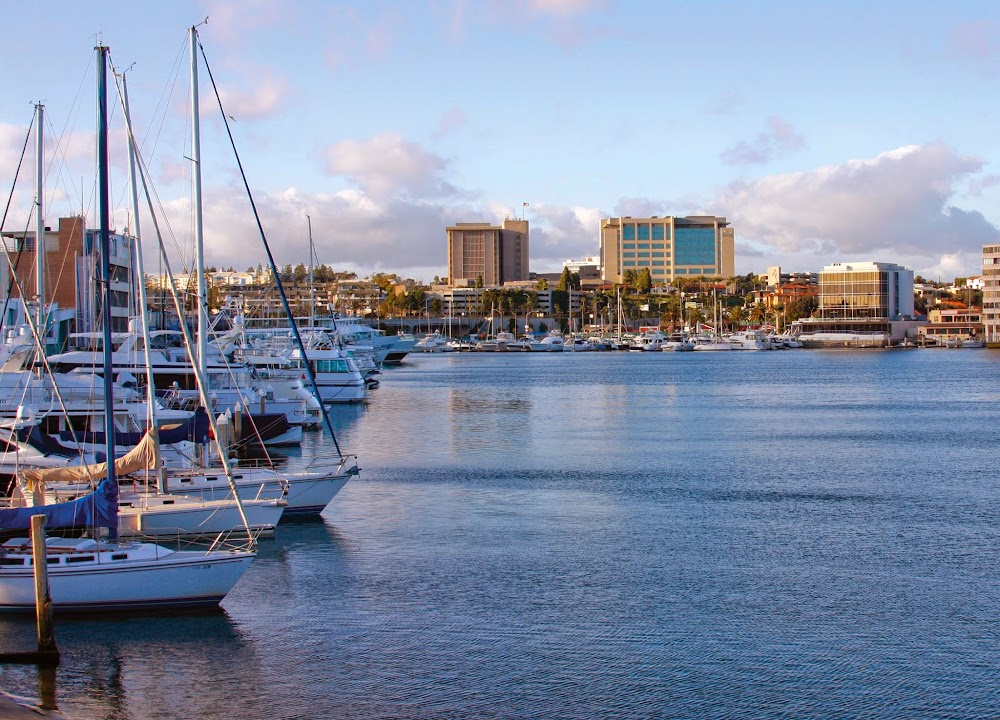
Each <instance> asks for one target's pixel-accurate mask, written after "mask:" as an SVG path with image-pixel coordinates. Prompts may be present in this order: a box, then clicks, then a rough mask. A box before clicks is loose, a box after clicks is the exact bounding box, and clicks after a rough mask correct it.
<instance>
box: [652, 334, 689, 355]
mask: <svg viewBox="0 0 1000 720" xmlns="http://www.w3.org/2000/svg"><path fill="white" fill-rule="evenodd" d="M660 350H662V351H663V352H688V351H690V350H694V343H692V342H691V339H690V338H689V337H688V336H687V335H685V334H684V333H671V334H670V335H667V339H666V340H664V341H663V342H662V343H661V344H660Z"/></svg>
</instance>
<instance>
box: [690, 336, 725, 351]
mask: <svg viewBox="0 0 1000 720" xmlns="http://www.w3.org/2000/svg"><path fill="white" fill-rule="evenodd" d="M691 342H692V344H693V345H694V349H695V350H700V351H703V352H713V351H718V350H734V349H735V348H734V347H733V344H732V343H731V342H728V341H726V340H724V339H722V338H720V337H718V336H716V335H712V336H705V335H699V336H698V337H696V338H694V339H693V340H692V341H691Z"/></svg>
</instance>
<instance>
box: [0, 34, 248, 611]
mask: <svg viewBox="0 0 1000 720" xmlns="http://www.w3.org/2000/svg"><path fill="white" fill-rule="evenodd" d="M96 52H97V59H98V68H97V70H98V72H97V82H98V133H97V146H98V164H99V177H100V182H99V190H100V193H99V195H100V198H99V204H100V218H101V224H100V228H101V229H100V235H101V271H102V278H103V282H102V284H101V287H102V288H103V290H104V293H105V295H106V294H107V288H109V287H110V268H109V261H108V258H109V250H110V248H109V237H110V229H109V198H108V194H109V190H108V187H109V182H108V145H107V140H108V123H107V118H108V114H107V77H106V74H107V56H108V48H107V47H106V46H104V45H99V46H98V47H97V48H96ZM102 315H103V325H104V328H103V332H104V339H105V344H104V346H105V348H110V347H111V307H110V303H109V302H107V298H106V297H105V302H104V303H103V309H102ZM110 363H111V356H110V353H105V368H104V370H105V372H104V381H105V398H104V402H105V423H106V429H105V433H106V438H107V442H108V457H109V458H113V457H114V420H113V416H112V413H111V408H112V407H113V391H112V387H113V383H112V382H111V368H110ZM150 452H152V454H153V456H154V458H155V455H156V453H155V446H154V447H153V448H152V450H151V449H150V446H149V445H148V444H143V445H140V446H137V447H136V448H135V450H134V451H133V452H132V453H130V455H129V456H126V458H122V459H121V460H120V461H117V462H116V461H111V462H107V463H103V464H102V465H93V466H86V467H81V468H78V469H77V470H78V471H80V472H82V473H84V474H91V473H92V476H93V477H100V478H101V480H100V482H99V484H98V485H97V487H96V488H95V490H94V491H93V492H92V493H89V494H88V495H86V496H84V497H82V498H80V499H78V500H76V501H73V502H72V503H65V504H56V505H51V506H46V507H42V508H37V507H27V508H11V509H5V510H0V527H4V528H6V529H9V530H15V529H18V530H19V529H24V528H26V527H29V526H30V522H31V516H32V515H35V514H39V513H41V514H44V515H46V516H47V518H48V519H49V520H50V521H51V523H52V524H53V525H59V524H61V523H65V522H70V523H76V522H78V519H82V520H84V521H86V524H87V525H89V526H91V527H92V528H93V533H94V535H95V536H94V537H86V538H72V539H66V538H50V539H48V540H47V542H46V550H47V553H48V559H47V565H48V576H49V584H50V588H51V597H52V603H53V607H54V608H55V609H56V610H60V611H86V612H109V611H117V610H120V609H123V608H127V609H148V608H187V607H196V606H203V605H214V604H218V603H219V602H220V601H221V600H222V599H223V598H224V597H225V596H226V594H228V592H229V591H230V590H231V589H232V588H233V586H234V585H235V584H236V583H237V581H239V579H240V577H242V575H243V573H244V572H245V571H246V570H247V568H249V567H250V564H251V563H252V562H253V560H254V558H255V557H256V555H257V553H256V546H255V542H254V540H253V538H252V537H251V538H250V541H249V543H248V544H247V545H245V546H243V547H238V548H234V549H229V548H225V547H224V546H223V545H222V542H221V539H219V540H217V542H215V543H213V545H212V546H211V547H210V548H209V549H208V550H172V549H169V548H166V547H163V546H161V545H158V544H154V543H144V542H132V541H121V540H119V537H118V512H117V511H118V507H117V504H118V497H119V495H118V481H117V477H116V475H117V473H116V465H117V464H118V462H121V461H125V462H126V463H127V465H131V464H133V463H139V464H141V463H142V462H144V461H145V462H147V463H148V462H149V459H148V454H149V453H150ZM154 464H155V463H154ZM123 469H124V468H123ZM56 470H57V471H58V470H63V471H65V468H57V469H56ZM42 472H43V473H44V472H45V471H42ZM42 477H43V478H44V477H45V476H44V475H43V476H42ZM237 504H238V501H237ZM241 514H242V511H241ZM104 532H106V538H107V539H105V537H104V535H103V533H104ZM34 609H35V579H34V567H33V564H32V552H31V540H30V539H29V538H13V539H10V540H8V541H6V542H5V543H4V544H3V545H0V612H33V611H34Z"/></svg>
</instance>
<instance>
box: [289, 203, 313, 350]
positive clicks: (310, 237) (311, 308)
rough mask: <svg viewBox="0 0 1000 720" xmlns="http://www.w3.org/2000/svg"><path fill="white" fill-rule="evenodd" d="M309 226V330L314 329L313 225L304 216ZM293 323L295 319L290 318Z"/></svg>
mask: <svg viewBox="0 0 1000 720" xmlns="http://www.w3.org/2000/svg"><path fill="white" fill-rule="evenodd" d="M306 222H307V223H308V224H309V329H310V331H311V330H312V328H314V327H316V284H315V282H314V281H313V224H312V218H310V217H309V216H308V215H306ZM292 322H295V318H292Z"/></svg>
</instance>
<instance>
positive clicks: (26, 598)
mask: <svg viewBox="0 0 1000 720" xmlns="http://www.w3.org/2000/svg"><path fill="white" fill-rule="evenodd" d="M21 542H23V543H25V544H26V545H27V546H28V548H29V549H28V550H27V553H16V554H15V553H11V552H9V551H7V552H5V554H4V556H3V557H2V560H3V561H4V562H5V563H7V562H10V563H13V562H15V561H17V560H20V559H23V560H24V561H25V562H24V563H23V564H20V565H18V564H0V612H34V610H35V579H34V569H33V567H32V566H31V555H30V542H28V541H25V540H23V539H22V540H21ZM91 542H92V541H91ZM4 547H5V548H7V547H9V543H8V544H7V545H5V546H4ZM113 549H114V550H116V551H117V552H103V551H102V552H99V553H90V554H87V553H80V552H74V553H70V554H67V555H66V556H64V557H60V553H54V552H52V549H51V547H50V550H49V565H48V577H49V588H50V595H51V597H52V604H53V607H54V608H55V609H56V610H58V611H62V612H109V611H116V610H139V609H146V610H148V609H168V608H192V607H199V606H211V605H217V604H218V603H219V602H220V601H221V600H222V598H224V597H225V596H226V594H227V593H228V592H229V591H230V590H231V589H232V588H233V586H234V585H236V582H237V581H238V580H239V579H240V577H241V576H242V575H243V573H244V572H245V571H246V570H247V568H248V567H250V563H251V562H253V559H254V557H256V553H253V552H229V551H212V552H207V553H206V552H203V551H171V550H167V549H165V548H162V547H160V546H158V545H150V544H147V543H120V544H115V545H114V546H113ZM132 549H135V553H134V554H135V555H136V556H137V557H135V558H133V557H132V556H133V552H132ZM116 555H117V556H128V557H127V559H119V560H116V559H112V558H114V557H115V556H116ZM90 556H93V557H94V558H95V559H94V560H90V561H88V560H86V558H87V557H90ZM74 558H75V559H78V560H79V561H78V562H72V563H70V562H67V561H68V560H71V559H74ZM54 560H55V562H54Z"/></svg>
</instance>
